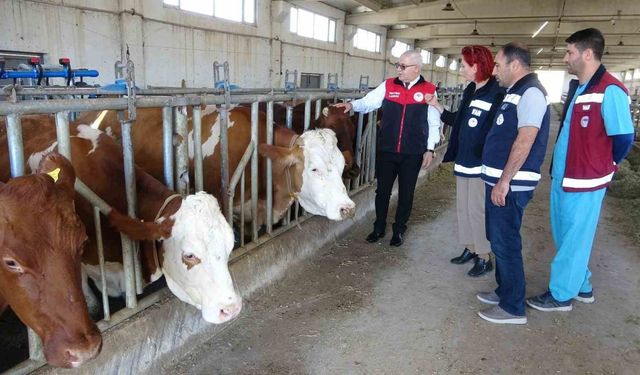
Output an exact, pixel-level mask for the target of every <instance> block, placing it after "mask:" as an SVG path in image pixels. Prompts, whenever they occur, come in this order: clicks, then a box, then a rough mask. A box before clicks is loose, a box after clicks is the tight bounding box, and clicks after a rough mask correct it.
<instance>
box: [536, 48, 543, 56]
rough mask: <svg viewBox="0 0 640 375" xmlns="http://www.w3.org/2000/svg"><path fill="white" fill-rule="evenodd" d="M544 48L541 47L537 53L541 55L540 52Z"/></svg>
mask: <svg viewBox="0 0 640 375" xmlns="http://www.w3.org/2000/svg"><path fill="white" fill-rule="evenodd" d="M543 49H544V48H540V49H539V50H538V52H536V55H539V54H540V52H542V50H543Z"/></svg>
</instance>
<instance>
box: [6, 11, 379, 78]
mask: <svg viewBox="0 0 640 375" xmlns="http://www.w3.org/2000/svg"><path fill="white" fill-rule="evenodd" d="M256 4H257V9H256V14H257V17H256V24H255V25H246V24H239V23H236V22H231V21H226V20H222V19H217V18H213V17H209V16H205V15H198V14H195V13H189V12H184V11H181V10H178V9H174V8H171V7H166V6H164V5H163V3H162V0H120V1H115V0H64V1H63V0H5V1H0V32H2V35H3V38H0V50H6V51H14V52H31V53H42V54H44V56H45V59H44V60H45V61H44V62H45V63H47V64H54V65H55V64H57V60H58V58H59V57H69V58H70V59H71V61H72V66H73V67H86V68H92V69H97V70H99V71H100V74H101V76H100V77H99V78H98V79H96V80H89V82H91V83H100V84H106V83H111V82H113V80H114V72H113V64H114V62H115V61H116V60H119V59H120V58H121V56H122V51H123V49H124V48H126V46H128V47H129V51H130V54H131V58H132V60H133V61H134V63H135V65H136V82H137V83H138V85H139V86H141V87H147V86H179V85H180V84H181V82H182V80H185V83H186V85H187V86H189V87H200V86H211V85H212V81H213V77H212V67H211V66H212V63H213V61H215V60H217V61H229V63H230V65H231V72H230V73H231V80H232V81H233V83H236V84H238V85H240V86H244V87H270V86H273V87H282V86H283V84H284V82H283V77H284V72H285V71H286V70H287V69H289V70H294V69H297V70H298V74H299V73H301V72H304V73H319V74H323V75H324V76H323V85H326V75H327V74H329V73H338V74H339V84H340V86H341V87H355V86H357V84H358V82H359V78H360V75H369V76H370V82H371V84H372V85H373V84H377V82H380V81H381V80H382V79H383V78H384V72H385V67H386V66H388V64H386V63H385V61H386V56H387V53H386V52H385V51H386V50H387V47H386V44H387V43H386V30H385V29H384V28H379V27H370V28H368V29H370V30H371V31H375V32H377V33H380V34H381V35H382V44H383V45H382V48H381V50H382V51H383V52H382V53H369V52H366V51H361V50H357V49H354V48H353V47H352V40H353V34H354V32H355V30H354V28H353V27H352V26H345V25H344V19H345V13H344V12H342V11H340V10H338V9H336V8H332V7H329V6H326V5H324V4H321V3H317V2H309V1H291V2H285V1H269V0H256ZM291 4H294V5H297V6H300V7H301V8H304V9H307V10H310V11H314V12H316V13H319V14H323V15H326V16H329V17H331V18H334V19H336V42H335V43H328V42H321V41H316V40H313V39H309V38H304V37H300V36H298V35H295V34H291V33H290V32H289V9H290V7H291Z"/></svg>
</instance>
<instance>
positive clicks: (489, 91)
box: [442, 77, 504, 177]
mask: <svg viewBox="0 0 640 375" xmlns="http://www.w3.org/2000/svg"><path fill="white" fill-rule="evenodd" d="M503 98H504V89H503V88H502V87H500V85H498V82H497V81H496V80H495V78H493V77H492V78H490V79H489V81H488V82H487V83H486V84H485V85H484V86H482V87H481V88H479V89H478V90H475V83H473V82H471V83H470V84H469V85H468V86H467V89H465V91H464V93H463V98H462V103H461V106H460V108H459V109H458V112H456V114H455V120H454V122H453V129H452V131H451V140H450V142H449V146H448V147H447V153H446V154H445V156H444V161H445V162H446V161H453V160H455V165H454V167H453V174H455V175H456V176H460V177H480V173H481V167H482V149H483V147H484V142H485V139H486V137H487V134H488V133H489V130H490V129H491V126H492V125H493V118H494V114H495V112H496V111H497V110H498V108H499V107H500V104H501V102H502V99H503ZM450 118H451V116H450V115H449V114H446V115H445V114H444V113H443V116H442V120H443V121H445V122H447V120H448V119H450Z"/></svg>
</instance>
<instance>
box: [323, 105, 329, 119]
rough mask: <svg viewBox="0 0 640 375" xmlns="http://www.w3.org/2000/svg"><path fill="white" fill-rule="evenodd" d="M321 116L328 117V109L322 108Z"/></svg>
mask: <svg viewBox="0 0 640 375" xmlns="http://www.w3.org/2000/svg"><path fill="white" fill-rule="evenodd" d="M322 115H323V116H324V117H327V116H329V107H324V108H322Z"/></svg>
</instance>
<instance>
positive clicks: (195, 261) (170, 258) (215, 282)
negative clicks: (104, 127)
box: [0, 116, 242, 323]
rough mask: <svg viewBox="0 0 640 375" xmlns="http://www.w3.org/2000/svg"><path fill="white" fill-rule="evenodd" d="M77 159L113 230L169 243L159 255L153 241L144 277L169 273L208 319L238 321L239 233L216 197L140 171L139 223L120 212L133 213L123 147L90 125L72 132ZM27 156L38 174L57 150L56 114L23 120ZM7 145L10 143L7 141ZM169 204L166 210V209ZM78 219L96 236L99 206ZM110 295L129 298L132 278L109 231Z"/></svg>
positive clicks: (0, 165)
mask: <svg viewBox="0 0 640 375" xmlns="http://www.w3.org/2000/svg"><path fill="white" fill-rule="evenodd" d="M70 131H71V160H72V163H73V165H74V167H75V170H76V174H77V176H78V178H79V179H81V180H82V181H83V182H85V183H86V184H87V186H89V188H90V189H91V190H93V191H94V192H95V193H96V194H98V195H99V196H100V197H101V198H102V199H104V200H105V201H106V202H107V203H108V204H109V205H111V206H112V207H113V208H114V211H112V213H111V214H110V216H109V220H110V222H111V224H112V225H113V226H114V227H115V228H116V229H117V230H119V231H121V232H124V233H126V234H128V235H129V236H130V237H132V238H133V239H139V240H162V244H161V246H160V247H159V249H158V253H155V250H154V247H153V242H151V241H145V242H143V243H142V244H141V245H142V246H141V248H142V264H143V276H144V280H145V281H146V282H153V281H155V280H157V279H158V278H160V277H161V276H162V275H163V274H164V276H165V278H166V280H167V284H168V286H169V289H170V290H171V291H172V292H173V293H174V294H175V295H176V296H177V297H178V298H180V299H181V300H182V301H184V302H187V303H189V304H192V305H194V306H195V307H197V308H198V309H200V310H202V316H203V318H204V319H205V320H206V321H208V322H212V323H222V322H225V321H228V320H230V319H232V318H233V317H235V316H236V315H237V314H238V313H239V312H240V309H241V306H242V301H241V299H240V297H239V296H238V295H237V293H236V291H235V289H234V287H233V282H232V280H231V276H230V274H229V269H228V265H227V263H228V260H229V254H230V253H231V250H232V248H233V232H232V229H231V227H230V226H229V225H228V224H227V223H226V221H225V219H224V217H223V216H222V213H221V212H220V208H219V206H218V203H217V201H216V199H215V198H214V197H213V196H211V195H210V194H205V193H199V194H195V195H190V196H187V197H186V198H184V199H182V198H180V197H176V199H173V196H174V193H173V192H172V191H170V190H169V189H167V188H166V187H165V186H164V185H162V184H161V183H160V182H158V181H157V180H156V179H154V178H153V177H152V176H150V175H149V174H147V173H146V172H144V171H143V170H142V169H140V168H136V170H135V179H136V185H137V201H138V216H139V218H140V219H142V220H143V222H140V221H137V220H136V221H133V222H132V220H131V219H130V218H128V217H127V216H123V215H120V214H118V211H119V212H127V206H126V199H125V197H126V194H125V182H124V174H123V160H122V149H121V148H120V146H119V145H117V144H116V143H115V142H114V140H113V139H112V138H111V137H109V136H108V135H106V134H104V133H103V132H101V131H99V130H97V129H93V128H91V127H89V126H86V125H79V126H75V125H73V126H71V129H70ZM22 132H23V138H24V150H25V155H26V156H27V157H28V165H29V168H30V169H31V170H33V169H35V165H37V164H38V162H39V160H40V158H41V157H42V155H43V154H46V153H48V152H49V151H50V150H53V149H55V148H56V146H57V142H56V132H55V124H54V122H53V119H52V118H51V117H50V116H25V117H23V118H22ZM0 144H6V139H5V137H4V136H2V137H0ZM8 169H9V168H8V158H7V155H6V150H5V151H4V152H3V154H2V155H1V157H0V171H2V172H6V171H8ZM165 204H166V206H165V207H164V208H163V206H164V205H165ZM76 207H77V211H78V214H79V215H80V217H81V218H82V220H83V221H84V223H85V226H86V228H87V233H88V235H89V237H91V238H95V231H94V226H93V219H92V216H93V213H92V211H93V209H92V206H91V205H90V204H89V203H88V202H87V201H85V200H84V199H77V200H76ZM103 237H104V244H105V259H106V261H107V263H106V269H107V290H108V294H109V295H110V296H120V295H121V294H122V293H123V292H124V287H123V285H124V272H123V266H122V252H121V244H120V237H119V234H118V233H117V232H116V230H114V228H112V227H109V226H103ZM90 244H91V245H92V247H91V251H87V252H86V253H85V256H84V258H83V262H84V264H85V270H86V272H87V274H88V275H89V277H91V278H92V279H93V280H94V281H95V282H96V284H97V285H98V286H99V287H100V285H101V281H100V277H99V272H98V266H97V264H98V259H97V251H95V248H94V246H95V241H91V243H90Z"/></svg>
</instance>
